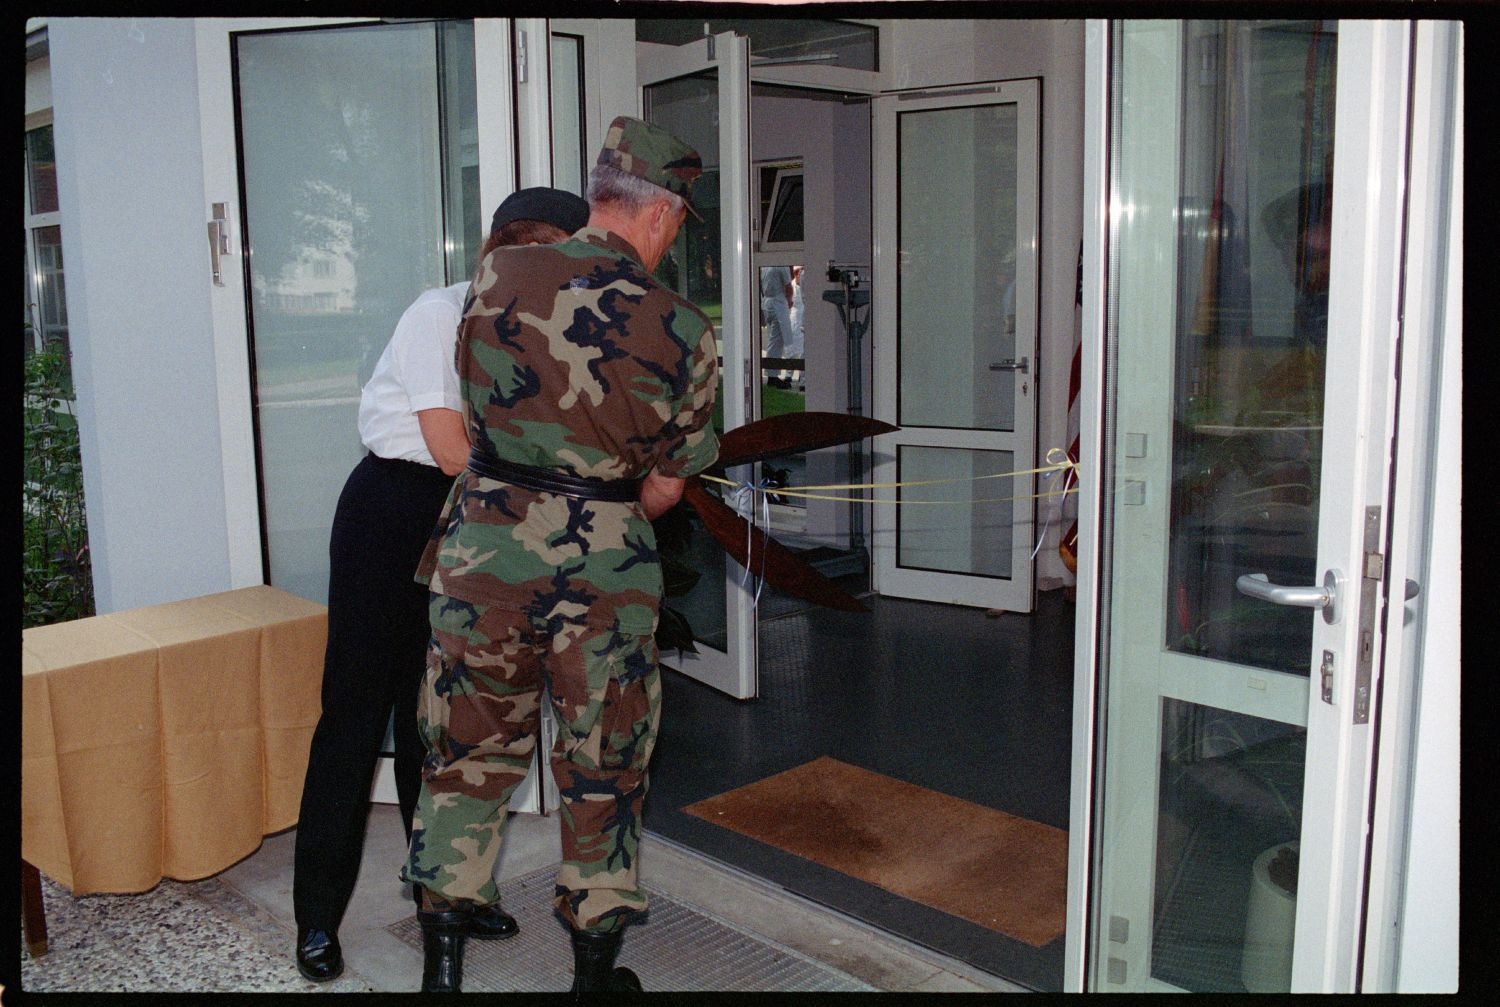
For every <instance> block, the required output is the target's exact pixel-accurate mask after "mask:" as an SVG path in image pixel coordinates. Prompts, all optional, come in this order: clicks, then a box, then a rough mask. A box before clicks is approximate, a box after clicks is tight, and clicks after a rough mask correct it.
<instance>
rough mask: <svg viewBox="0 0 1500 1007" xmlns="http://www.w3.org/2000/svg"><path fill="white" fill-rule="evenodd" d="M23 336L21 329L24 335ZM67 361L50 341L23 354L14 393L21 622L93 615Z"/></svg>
mask: <svg viewBox="0 0 1500 1007" xmlns="http://www.w3.org/2000/svg"><path fill="white" fill-rule="evenodd" d="M28 338H29V334H28ZM69 386H70V381H69V373H68V360H67V355H66V352H65V351H64V350H63V348H62V347H60V346H57V345H51V346H48V347H46V348H45V349H44V350H42V351H40V352H37V353H33V354H31V355H30V356H28V357H27V358H26V387H25V392H24V393H23V399H22V423H23V426H24V439H23V441H22V448H21V451H22V456H21V471H22V489H21V497H22V508H21V513H22V524H23V533H22V546H21V548H22V552H21V578H22V583H21V625H22V627H28V626H45V625H47V624H49V623H54V622H64V621H66V620H69V619H81V618H83V617H84V616H88V615H93V614H94V578H93V573H92V570H91V567H90V564H89V539H88V525H87V523H86V521H85V519H84V512H83V464H82V462H81V461H80V458H79V453H78V421H77V420H76V419H75V418H74V416H73V402H72V400H71V398H69V394H70V387H69Z"/></svg>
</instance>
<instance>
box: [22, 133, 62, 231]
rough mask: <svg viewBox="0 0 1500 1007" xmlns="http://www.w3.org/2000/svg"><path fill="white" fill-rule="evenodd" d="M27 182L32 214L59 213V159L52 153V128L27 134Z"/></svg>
mask: <svg viewBox="0 0 1500 1007" xmlns="http://www.w3.org/2000/svg"><path fill="white" fill-rule="evenodd" d="M26 182H27V185H28V187H29V188H30V192H31V212H32V213H56V212H57V159H56V158H55V156H54V155H53V153H52V127H51V126H43V127H41V128H40V129H33V130H31V131H30V132H28V133H27V134H26Z"/></svg>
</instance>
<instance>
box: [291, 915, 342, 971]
mask: <svg viewBox="0 0 1500 1007" xmlns="http://www.w3.org/2000/svg"><path fill="white" fill-rule="evenodd" d="M297 971H298V972H301V973H302V976H303V978H305V979H310V980H312V981H313V982H315V983H326V982H328V981H329V980H330V979H337V978H338V977H339V976H340V975H341V974H342V973H343V971H344V952H343V950H342V949H341V948H340V947H339V939H338V935H337V934H335V933H333V931H331V930H319V929H317V928H316V927H299V928H297Z"/></svg>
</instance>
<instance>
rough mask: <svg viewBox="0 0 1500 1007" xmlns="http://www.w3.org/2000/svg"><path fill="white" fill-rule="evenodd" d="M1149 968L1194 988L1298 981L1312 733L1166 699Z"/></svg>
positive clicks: (1272, 987) (1228, 989)
mask: <svg viewBox="0 0 1500 1007" xmlns="http://www.w3.org/2000/svg"><path fill="white" fill-rule="evenodd" d="M1161 739H1162V751H1161V777H1160V781H1159V787H1160V790H1159V794H1158V800H1157V812H1156V814H1157V821H1156V889H1155V893H1154V902H1155V912H1154V913H1153V919H1154V920H1155V921H1156V926H1155V928H1154V930H1153V933H1152V944H1151V974H1152V975H1153V976H1155V977H1157V978H1158V979H1163V980H1165V981H1167V982H1169V983H1171V984H1172V985H1174V986H1180V987H1182V988H1183V989H1186V990H1191V991H1193V992H1195V993H1243V992H1245V991H1246V990H1249V991H1250V992H1252V993H1285V992H1287V991H1288V990H1289V989H1290V988H1291V966H1292V940H1293V937H1294V936H1295V935H1294V924H1295V922H1296V913H1297V865H1298V856H1297V854H1298V840H1299V838H1300V837H1301V835H1302V781H1303V775H1304V773H1305V770H1306V764H1307V731H1306V729H1304V728H1301V727H1296V726H1294V725H1291V724H1282V723H1278V722H1276V721H1274V720H1263V719H1261V718H1259V717H1253V716H1250V715H1248V714H1243V713H1235V712H1233V711H1230V710H1223V709H1218V708H1215V707H1212V706H1200V705H1198V704H1196V703H1188V702H1183V701H1181V700H1177V699H1163V700H1162V732H1161Z"/></svg>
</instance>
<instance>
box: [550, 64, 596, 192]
mask: <svg viewBox="0 0 1500 1007" xmlns="http://www.w3.org/2000/svg"><path fill="white" fill-rule="evenodd" d="M583 94H584V90H583V39H582V38H580V37H579V36H577V35H553V36H552V184H553V185H555V186H556V187H557V188H559V189H566V190H567V191H568V192H572V193H576V194H578V195H580V196H582V195H584V191H583V189H584V184H585V180H586V179H587V178H588V172H587V170H586V169H585V167H584V157H585V156H586V154H585V151H584V139H583V123H584V114H583Z"/></svg>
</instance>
